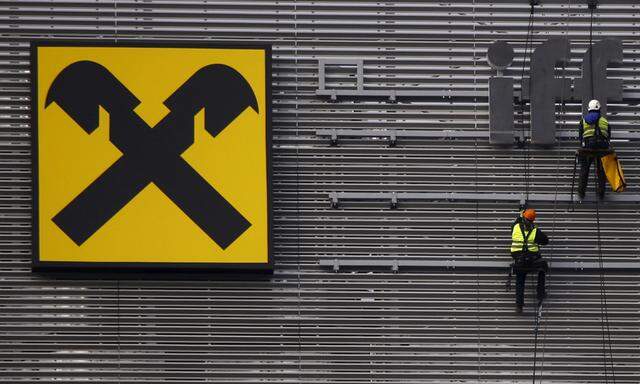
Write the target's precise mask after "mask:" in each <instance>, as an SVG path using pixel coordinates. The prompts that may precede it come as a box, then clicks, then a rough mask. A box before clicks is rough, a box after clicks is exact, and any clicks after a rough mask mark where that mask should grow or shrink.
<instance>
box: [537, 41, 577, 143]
mask: <svg viewBox="0 0 640 384" xmlns="http://www.w3.org/2000/svg"><path fill="white" fill-rule="evenodd" d="M569 58H570V48H569V40H568V39H567V38H566V37H552V38H550V39H549V40H547V41H545V42H544V43H543V44H542V45H540V46H539V47H537V48H536V49H535V51H534V52H533V56H532V58H531V70H530V71H531V80H529V84H530V87H529V91H530V103H531V109H530V115H531V142H532V143H533V144H542V145H550V144H555V142H556V117H555V103H556V100H559V99H561V98H564V99H565V100H568V99H569V98H570V95H571V88H570V82H569V81H568V80H567V81H565V82H564V84H563V79H558V78H556V77H555V69H556V66H557V65H559V64H563V63H566V62H568V61H569Z"/></svg>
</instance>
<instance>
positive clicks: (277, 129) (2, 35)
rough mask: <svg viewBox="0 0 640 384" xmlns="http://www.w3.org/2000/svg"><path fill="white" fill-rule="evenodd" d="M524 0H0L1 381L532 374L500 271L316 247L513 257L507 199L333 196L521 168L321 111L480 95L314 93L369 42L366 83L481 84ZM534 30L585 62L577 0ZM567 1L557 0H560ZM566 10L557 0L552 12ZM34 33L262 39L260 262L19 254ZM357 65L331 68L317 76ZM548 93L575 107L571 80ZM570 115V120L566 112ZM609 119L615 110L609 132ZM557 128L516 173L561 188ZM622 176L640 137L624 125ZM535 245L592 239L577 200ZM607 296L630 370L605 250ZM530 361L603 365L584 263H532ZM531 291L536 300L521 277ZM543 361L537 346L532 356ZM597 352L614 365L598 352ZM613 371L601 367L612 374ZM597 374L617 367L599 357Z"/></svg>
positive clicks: (621, 210) (449, 109) (621, 30)
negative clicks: (180, 275)
mask: <svg viewBox="0 0 640 384" xmlns="http://www.w3.org/2000/svg"><path fill="white" fill-rule="evenodd" d="M526 3H527V2H525V1H477V2H472V1H468V0H467V1H455V2H454V1H421V2H405V1H384V2H375V1H370V2H365V1H212V0H209V1H206V0H200V1H198V0H184V1H179V0H173V1H169V0H140V1H138V0H129V1H125V0H123V1H103V0H95V1H94V0H68V1H32V0H22V1H6V0H2V1H0V136H1V141H0V145H1V148H0V161H1V166H0V182H1V185H0V215H1V218H2V219H1V221H0V225H1V228H0V382H6V383H18V382H40V383H53V382H56V383H60V382H100V383H139V382H144V383H166V382H170V383H201V382H225V383H229V382H243V383H259V382H269V383H275V382H296V383H303V382H304V383H311V382H322V383H338V382H340V383H382V382H384V383H418V382H420V383H453V382H456V383H481V382H491V383H498V382H500V383H502V382H504V383H525V382H531V368H532V367H531V359H532V346H533V325H534V324H533V316H532V315H531V312H529V313H528V314H527V315H525V316H516V315H515V314H513V308H512V307H513V297H512V293H507V292H505V291H504V278H505V276H503V275H502V274H498V273H495V272H488V271H481V270H478V271H470V272H469V271H467V272H465V271H459V272H457V271H447V272H443V271H430V270H400V272H399V273H392V272H391V271H387V270H374V269H362V268H361V269H359V270H358V269H356V270H349V271H341V272H338V273H335V272H333V271H331V270H328V269H325V268H322V267H320V266H319V263H318V262H319V260H320V259H323V258H349V257H354V258H370V259H382V258H388V259H394V258H411V259H419V260H431V259H443V258H444V259H447V258H449V259H451V258H457V259H462V260H505V261H506V260H507V259H508V254H507V250H506V247H507V245H508V237H509V231H508V226H509V224H510V222H511V220H512V219H513V216H514V213H515V209H516V208H517V207H514V206H512V204H510V203H509V204H507V203H500V202H481V203H478V204H474V203H456V202H442V203H427V202H425V203H402V202H401V204H400V206H399V207H398V209H396V210H391V209H389V208H388V204H386V203H380V202H378V203H376V202H360V203H355V202H354V203H345V204H343V205H342V206H341V207H340V208H339V209H331V208H330V206H329V201H328V193H329V192H336V191H337V192H344V191H363V192H366V191H396V192H402V191H420V192H433V191H479V192H518V191H521V190H522V188H523V182H522V165H523V163H522V154H521V152H520V151H519V150H516V149H499V148H494V147H492V146H490V145H489V144H488V142H487V141H486V140H481V139H459V140H439V139H411V140H402V141H400V142H398V145H397V146H396V147H393V148H392V147H389V146H387V145H386V144H385V143H383V142H381V141H380V140H374V139H371V138H351V139H345V140H341V142H340V143H339V145H338V146H334V147H332V146H330V145H329V142H328V138H326V137H318V136H317V135H316V134H315V131H316V129H322V128H353V129H377V128H398V129H420V130H430V129H433V130H442V129H453V128H455V129H460V130H465V131H482V132H486V131H487V130H488V116H487V112H488V105H487V99H486V97H477V98H475V99H473V100H466V101H464V100H462V101H460V100H449V99H440V100H439V99H433V98H431V99H422V100H411V99H406V100H400V101H399V102H398V103H396V104H390V103H387V102H386V101H385V100H384V99H382V98H366V99H355V100H338V102H337V103H330V102H329V100H327V99H325V98H321V97H318V96H316V95H315V90H316V89H317V85H318V79H317V62H318V59H322V58H336V57H339V58H364V60H365V78H366V83H367V85H368V86H370V87H374V88H380V89H388V88H392V89H405V88H406V87H412V88H414V87H415V88H429V89H449V88H450V87H456V88H458V89H465V90H482V91H484V90H486V89H487V79H488V77H489V76H491V75H493V72H492V70H490V68H489V67H488V65H487V63H486V60H485V56H486V49H487V47H488V45H489V44H490V43H491V42H492V41H494V40H495V39H508V40H509V41H510V42H511V43H512V44H513V45H514V46H516V61H515V62H514V64H513V67H512V69H511V70H510V71H509V73H507V75H511V76H513V77H516V78H519V68H520V65H521V61H520V60H521V58H522V49H523V46H524V39H525V35H526V29H527V17H528V7H527V4H526ZM544 3H545V4H544V5H543V6H542V7H540V8H539V12H540V14H539V17H538V18H537V19H536V26H535V28H536V31H535V39H536V40H535V42H534V43H535V44H539V43H540V42H541V41H542V39H544V38H545V37H546V36H550V35H564V34H567V33H568V35H569V37H570V39H571V40H572V48H573V60H572V63H571V65H570V66H569V67H568V68H567V75H568V76H570V77H579V72H580V71H579V68H580V58H581V56H582V53H583V52H584V50H585V48H586V45H587V42H588V39H587V37H588V25H589V22H588V21H589V20H588V17H587V10H586V6H584V5H579V4H577V3H578V1H573V2H568V1H562V2H560V1H545V2H544ZM571 3H572V4H571ZM568 13H569V15H568ZM639 14H640V4H638V2H637V1H635V0H628V1H609V2H607V4H605V5H602V6H601V7H600V9H599V11H598V13H597V20H596V22H595V32H594V38H595V39H596V40H597V39H600V38H601V37H604V36H615V37H620V38H622V39H623V44H624V64H623V65H622V66H619V67H617V68H613V69H610V70H609V76H610V77H618V78H623V79H624V87H625V89H634V88H635V89H637V88H638V87H639V86H640V80H639V79H638V70H639V63H638V60H639V58H640V45H639V43H638V41H639V37H638V36H639V34H640V28H639V26H640V18H639V17H638V15H639ZM34 38H46V39H49V38H50V39H58V38H83V39H84V38H86V39H90V40H95V39H122V40H124V39H164V38H167V39H175V38H179V39H185V40H196V41H202V40H247V41H263V42H270V43H272V44H273V48H274V54H273V55H274V57H273V58H274V60H273V74H274V79H273V84H274V88H273V103H274V104H273V108H274V110H273V112H274V113H273V119H274V120H273V127H274V151H273V152H274V167H275V168H274V174H275V177H274V198H275V201H274V212H275V229H274V231H275V232H274V234H275V262H276V270H275V273H274V275H273V276H272V277H269V278H267V279H262V280H253V279H236V280H219V279H215V280H210V281H206V280H205V281H191V280H185V281H179V280H177V281H176V280H173V281H160V280H157V281H156V280H144V281H142V280H141V281H136V280H126V281H125V280H121V281H116V280H108V279H86V280H77V279H56V278H53V277H47V276H38V275H34V274H32V273H31V271H30V256H31V255H30V204H31V201H30V177H31V171H30V167H31V164H30V150H31V148H30V144H29V143H30V139H29V135H30V127H29V115H30V111H29V86H30V85H29V80H28V79H29V73H28V68H29V51H28V47H29V41H30V40H31V39H34ZM350 82H352V78H349V74H348V73H347V72H343V73H340V72H334V73H332V74H331V78H330V83H331V84H332V85H334V86H339V85H340V84H341V83H342V84H347V83H350ZM567 111H568V112H567V113H566V114H565V115H559V116H558V119H559V124H560V125H561V126H564V128H563V129H565V130H567V131H568V130H572V129H574V126H575V122H576V121H577V118H578V114H579V106H578V105H577V104H569V105H568V106H567ZM609 117H610V121H611V123H612V124H613V125H614V127H615V128H614V129H624V130H630V131H633V130H637V127H638V123H639V121H640V117H639V114H638V106H637V105H629V104H628V103H620V104H610V106H609ZM565 123H566V125H565ZM614 134H615V133H614ZM574 145H575V144H574V143H570V142H567V141H564V142H562V143H561V144H560V145H558V146H557V147H555V148H553V149H547V150H542V149H532V151H531V156H532V158H533V162H534V164H535V165H534V167H533V169H532V178H531V183H532V184H531V189H532V191H533V192H549V193H555V191H556V190H557V191H559V192H561V193H567V192H568V190H569V185H570V182H571V170H572V161H573V149H574ZM616 148H617V150H618V153H619V154H620V157H621V158H622V159H623V162H624V166H625V171H626V175H627V181H628V183H629V184H630V186H631V187H630V190H629V191H628V192H626V193H629V194H636V193H639V191H640V188H639V187H638V184H639V183H640V158H639V156H638V151H637V143H633V142H627V143H625V142H619V143H616ZM537 208H538V209H539V211H540V223H541V227H542V228H544V229H545V230H547V231H549V232H550V233H551V236H552V244H551V246H549V247H547V248H545V254H546V255H547V256H548V257H550V258H551V260H552V261H554V260H555V261H558V260H564V261H573V260H590V261H594V260H596V258H597V252H596V246H595V238H594V233H595V232H594V228H595V217H594V211H593V206H583V207H577V208H576V210H575V211H574V212H571V211H569V210H568V208H567V206H566V204H547V205H543V206H539V207H537ZM601 221H602V227H603V231H602V235H603V247H604V248H603V249H604V257H605V258H606V260H611V261H640V257H639V252H638V249H639V247H640V240H639V234H640V209H639V207H638V206H637V205H611V204H610V205H605V206H603V207H601ZM606 279H607V292H608V295H607V301H608V307H609V320H610V328H611V335H612V341H613V346H612V350H613V354H614V356H615V373H616V382H617V383H638V382H640V330H639V329H640V321H639V315H640V278H639V277H638V276H637V275H636V274H633V273H623V272H617V273H611V274H608V275H607V276H606ZM549 287H550V297H549V299H548V302H547V306H546V309H545V313H544V318H543V321H542V324H541V334H540V340H539V344H540V346H541V348H540V349H539V353H538V367H539V372H540V370H541V371H542V375H543V378H544V382H546V383H602V382H605V378H604V376H603V357H602V352H603V346H602V330H601V309H602V306H601V301H600V295H599V292H600V291H599V277H598V276H597V275H595V274H591V273H583V274H562V273H556V274H552V275H550V276H549ZM527 295H528V296H527V307H528V308H531V307H532V305H533V299H532V297H531V296H532V285H531V282H530V285H529V288H528V291H527ZM541 365H542V366H543V367H541V368H540V366H541ZM608 374H609V376H610V374H611V372H610V370H609V372H608ZM608 381H611V379H610V378H609V379H608ZM611 382H612V381H611Z"/></svg>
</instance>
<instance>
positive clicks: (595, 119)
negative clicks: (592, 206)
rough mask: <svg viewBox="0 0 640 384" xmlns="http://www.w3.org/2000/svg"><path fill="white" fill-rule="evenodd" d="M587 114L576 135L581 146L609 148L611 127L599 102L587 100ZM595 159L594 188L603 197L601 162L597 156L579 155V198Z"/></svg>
mask: <svg viewBox="0 0 640 384" xmlns="http://www.w3.org/2000/svg"><path fill="white" fill-rule="evenodd" d="M588 109H589V110H588V112H587V114H586V115H585V116H584V117H582V118H581V119H580V123H579V126H578V136H579V137H580V145H581V146H582V148H585V149H590V150H606V149H609V140H610V139H611V127H609V122H608V121H607V119H606V118H605V117H604V116H602V115H601V114H600V102H599V101H598V100H591V101H590V102H589V106H588ZM594 159H596V163H597V165H596V166H597V167H598V180H596V182H597V186H596V190H597V193H598V197H600V198H603V197H604V182H605V175H604V170H603V169H602V163H601V162H600V159H599V157H598V156H584V155H583V156H581V157H580V183H579V184H578V196H579V198H580V200H582V199H584V195H585V192H586V190H587V182H588V181H589V169H590V168H591V163H593V160H594Z"/></svg>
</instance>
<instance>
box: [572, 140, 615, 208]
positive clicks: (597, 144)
mask: <svg viewBox="0 0 640 384" xmlns="http://www.w3.org/2000/svg"><path fill="white" fill-rule="evenodd" d="M583 148H586V149H608V148H609V144H608V143H607V142H605V141H602V140H601V141H596V138H595V137H588V138H586V139H585V140H584V145H583ZM578 160H579V161H580V183H579V184H578V196H580V198H581V199H582V198H584V195H585V193H586V192H587V183H588V182H589V170H590V169H591V164H592V163H593V162H594V160H595V161H596V164H597V165H596V166H597V175H598V179H597V180H596V194H597V195H598V197H599V198H600V199H602V198H604V190H605V189H604V182H605V174H604V169H602V162H601V161H600V159H599V158H598V156H580V158H579V159H578Z"/></svg>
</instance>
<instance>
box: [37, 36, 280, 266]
mask: <svg viewBox="0 0 640 384" xmlns="http://www.w3.org/2000/svg"><path fill="white" fill-rule="evenodd" d="M39 47H87V48H91V47H134V48H203V49H211V48H214V49H216V48H217V49H258V50H262V51H264V53H265V93H266V95H265V96H266V97H265V104H266V122H265V123H266V145H267V148H266V155H267V232H268V233H267V262H266V263H211V262H202V263H175V262H171V263H161V262H131V263H121V262H70V261H40V244H39V234H40V232H39V227H38V222H39V220H38V217H39V216H38V213H39V209H38V208H39V207H38V202H39V201H38V190H39V186H38V180H39V175H38V105H37V104H38V48H39ZM30 53H31V55H30V81H31V92H30V95H31V118H30V125H31V126H30V131H31V172H32V178H31V187H32V188H31V191H32V192H31V198H32V208H31V228H32V231H31V255H32V264H31V268H32V271H34V272H48V271H52V272H83V271H86V272H92V273H93V272H100V275H99V277H100V278H105V277H107V278H108V277H110V276H109V275H108V274H111V275H113V276H111V277H113V278H119V277H122V276H121V275H122V274H121V273H120V272H134V273H135V276H134V277H136V278H140V277H143V278H144V277H146V275H144V273H146V272H165V273H166V272H170V271H176V272H179V273H184V272H216V271H218V272H225V274H227V273H242V272H259V273H271V272H273V207H272V201H273V200H272V187H273V185H272V181H273V167H272V154H271V147H272V130H271V118H272V116H271V113H272V112H271V108H272V105H271V93H272V81H271V44H266V43H247V42H235V41H224V42H216V41H212V42H187V41H175V40H161V41H145V40H140V41H122V42H115V41H98V42H96V41H92V40H32V41H31V44H30ZM102 272H105V273H107V275H105V274H103V273H102ZM96 277H98V276H96ZM151 277H152V278H155V277H158V276H157V274H153V275H152V276H151ZM184 277H185V278H187V277H191V275H184Z"/></svg>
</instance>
